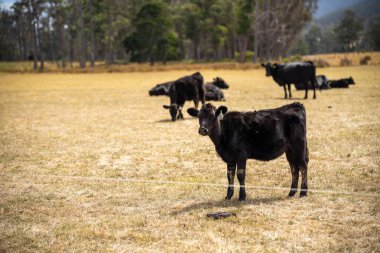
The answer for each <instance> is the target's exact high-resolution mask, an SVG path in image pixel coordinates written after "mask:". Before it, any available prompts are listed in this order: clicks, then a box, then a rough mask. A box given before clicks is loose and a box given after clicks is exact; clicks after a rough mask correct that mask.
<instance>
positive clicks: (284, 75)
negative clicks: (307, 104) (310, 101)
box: [261, 61, 317, 99]
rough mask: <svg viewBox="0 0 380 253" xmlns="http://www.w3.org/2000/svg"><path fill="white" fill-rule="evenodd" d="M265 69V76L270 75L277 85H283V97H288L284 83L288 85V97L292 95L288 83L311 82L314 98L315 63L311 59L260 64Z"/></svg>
mask: <svg viewBox="0 0 380 253" xmlns="http://www.w3.org/2000/svg"><path fill="white" fill-rule="evenodd" d="M261 66H263V67H264V68H265V70H266V76H272V77H273V80H274V81H275V82H276V83H277V84H278V85H279V86H282V87H284V92H285V99H286V98H288V94H287V93H286V85H287V86H288V91H289V98H291V97H292V92H291V91H290V85H291V84H292V83H293V84H296V83H303V84H307V83H308V82H311V84H312V87H313V90H314V95H313V98H314V99H315V98H316V94H315V87H316V85H317V84H316V83H317V81H316V79H315V65H314V63H313V62H311V61H306V62H293V63H288V64H277V63H275V64H273V65H272V64H271V63H267V64H261ZM308 90H309V89H308V86H306V88H305V97H304V98H305V99H307V93H308Z"/></svg>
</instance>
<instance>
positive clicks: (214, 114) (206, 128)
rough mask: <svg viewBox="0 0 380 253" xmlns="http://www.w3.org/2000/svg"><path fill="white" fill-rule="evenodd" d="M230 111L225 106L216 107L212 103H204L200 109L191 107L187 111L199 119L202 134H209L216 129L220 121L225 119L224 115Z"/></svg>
mask: <svg viewBox="0 0 380 253" xmlns="http://www.w3.org/2000/svg"><path fill="white" fill-rule="evenodd" d="M227 111H228V108H227V107H225V106H223V105H222V106H219V108H218V109H216V107H215V106H213V105H212V104H210V103H208V104H204V105H203V106H202V108H201V110H200V111H198V110H197V109H195V108H189V109H188V110H187V112H188V113H189V114H190V115H191V116H193V117H197V118H198V119H199V130H198V133H199V134H200V135H203V136H206V135H209V134H210V133H211V132H212V131H213V130H214V129H215V126H216V124H218V121H221V120H223V115H224V114H225V113H226V112H227Z"/></svg>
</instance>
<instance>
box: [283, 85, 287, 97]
mask: <svg viewBox="0 0 380 253" xmlns="http://www.w3.org/2000/svg"><path fill="white" fill-rule="evenodd" d="M283 87H284V92H285V99H287V98H288V93H287V92H286V84H284V86H283Z"/></svg>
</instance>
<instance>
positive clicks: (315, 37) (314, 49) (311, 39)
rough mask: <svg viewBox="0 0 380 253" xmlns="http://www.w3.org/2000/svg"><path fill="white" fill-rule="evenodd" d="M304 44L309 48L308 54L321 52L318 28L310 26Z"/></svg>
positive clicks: (320, 33) (320, 37) (320, 34)
mask: <svg viewBox="0 0 380 253" xmlns="http://www.w3.org/2000/svg"><path fill="white" fill-rule="evenodd" d="M305 40H306V43H307V44H308V47H309V54H316V53H319V52H320V50H321V44H322V43H321V42H322V31H321V28H319V26H316V25H314V26H312V27H311V28H310V30H309V32H308V33H307V34H306V36H305Z"/></svg>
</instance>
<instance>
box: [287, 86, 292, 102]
mask: <svg viewBox="0 0 380 253" xmlns="http://www.w3.org/2000/svg"><path fill="white" fill-rule="evenodd" d="M290 85H291V84H290V83H289V84H288V91H289V98H292V92H291V91H290V88H291V87H290Z"/></svg>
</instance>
